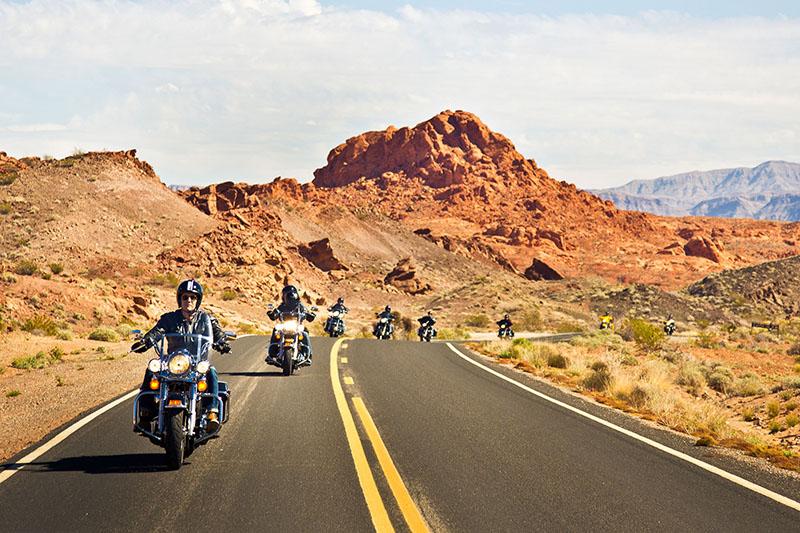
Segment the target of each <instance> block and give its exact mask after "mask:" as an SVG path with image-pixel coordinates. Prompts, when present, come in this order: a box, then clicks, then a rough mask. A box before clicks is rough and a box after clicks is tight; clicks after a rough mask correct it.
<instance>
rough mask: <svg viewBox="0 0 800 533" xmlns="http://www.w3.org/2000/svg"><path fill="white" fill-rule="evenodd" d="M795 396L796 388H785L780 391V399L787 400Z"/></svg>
mask: <svg viewBox="0 0 800 533" xmlns="http://www.w3.org/2000/svg"><path fill="white" fill-rule="evenodd" d="M795 396H797V389H785V390H782V391H781V393H780V397H781V400H783V401H784V402H785V401H788V400H791V399H792V398H794V397H795Z"/></svg>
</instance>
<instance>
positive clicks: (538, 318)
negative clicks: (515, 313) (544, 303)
mask: <svg viewBox="0 0 800 533" xmlns="http://www.w3.org/2000/svg"><path fill="white" fill-rule="evenodd" d="M519 327H520V328H521V329H523V330H526V331H538V330H541V329H542V314H541V313H540V312H539V310H538V309H536V308H533V309H529V310H527V311H525V312H524V313H523V314H522V317H521V318H520V320H519Z"/></svg>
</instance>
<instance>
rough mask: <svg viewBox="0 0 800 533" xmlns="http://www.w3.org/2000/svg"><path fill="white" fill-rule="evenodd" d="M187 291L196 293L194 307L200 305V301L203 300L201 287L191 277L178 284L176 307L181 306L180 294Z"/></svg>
mask: <svg viewBox="0 0 800 533" xmlns="http://www.w3.org/2000/svg"><path fill="white" fill-rule="evenodd" d="M187 292H188V293H190V294H195V295H197V305H196V306H195V307H194V308H195V309H197V308H198V307H200V302H202V301H203V287H201V286H200V284H199V283H197V282H196V281H195V280H193V279H187V280H185V281H181V284H180V285H178V294H177V296H178V307H180V306H181V296H183V294H184V293H187Z"/></svg>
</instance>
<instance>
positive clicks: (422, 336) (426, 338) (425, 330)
mask: <svg viewBox="0 0 800 533" xmlns="http://www.w3.org/2000/svg"><path fill="white" fill-rule="evenodd" d="M417 335H419V340H420V341H421V342H431V337H435V336H436V331H435V330H434V329H433V326H420V328H419V330H417Z"/></svg>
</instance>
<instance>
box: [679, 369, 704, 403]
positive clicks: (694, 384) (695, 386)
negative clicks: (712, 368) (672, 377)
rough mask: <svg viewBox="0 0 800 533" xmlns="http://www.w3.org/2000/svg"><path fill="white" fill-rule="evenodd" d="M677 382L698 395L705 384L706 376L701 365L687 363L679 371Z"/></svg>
mask: <svg viewBox="0 0 800 533" xmlns="http://www.w3.org/2000/svg"><path fill="white" fill-rule="evenodd" d="M677 383H678V385H681V386H683V387H686V388H688V389H689V391H690V392H691V393H692V394H694V395H697V394H698V393H699V392H700V391H701V390H702V389H703V386H705V384H706V377H705V376H704V375H703V371H702V370H701V367H700V365H697V364H685V365H682V366H681V368H680V370H679V371H678V378H677Z"/></svg>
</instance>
